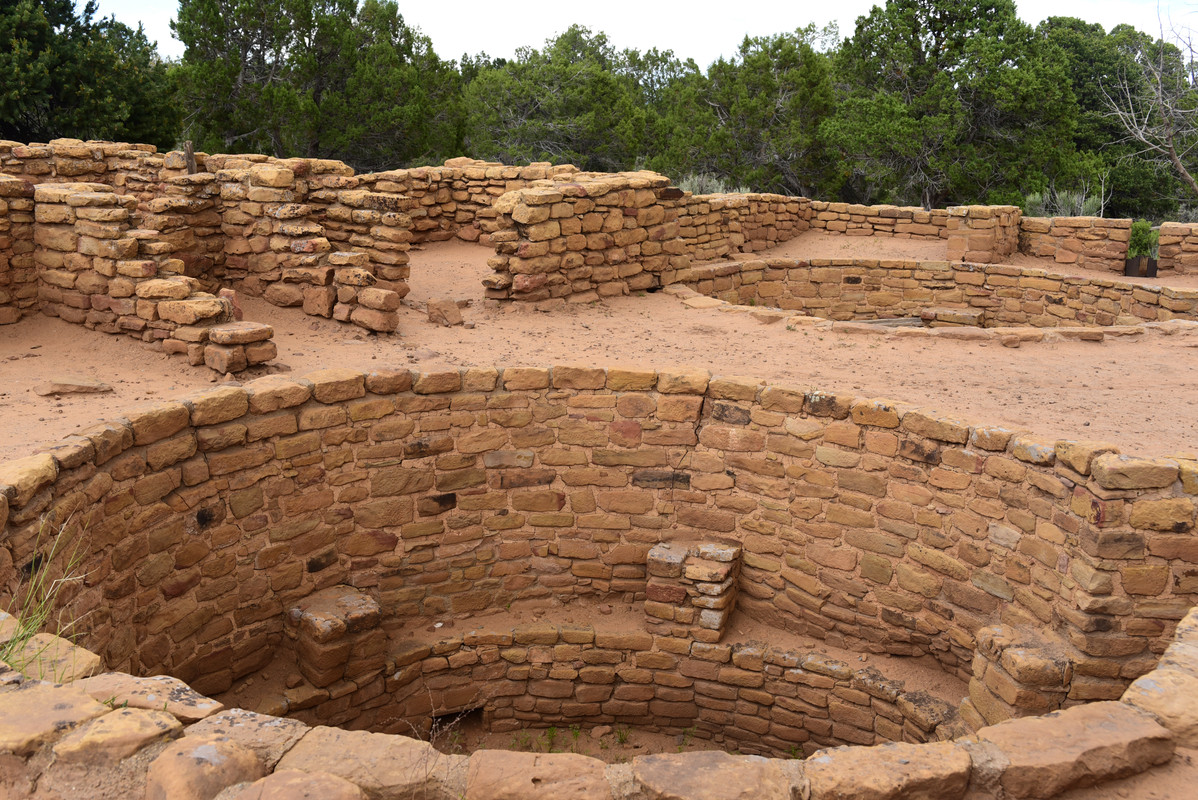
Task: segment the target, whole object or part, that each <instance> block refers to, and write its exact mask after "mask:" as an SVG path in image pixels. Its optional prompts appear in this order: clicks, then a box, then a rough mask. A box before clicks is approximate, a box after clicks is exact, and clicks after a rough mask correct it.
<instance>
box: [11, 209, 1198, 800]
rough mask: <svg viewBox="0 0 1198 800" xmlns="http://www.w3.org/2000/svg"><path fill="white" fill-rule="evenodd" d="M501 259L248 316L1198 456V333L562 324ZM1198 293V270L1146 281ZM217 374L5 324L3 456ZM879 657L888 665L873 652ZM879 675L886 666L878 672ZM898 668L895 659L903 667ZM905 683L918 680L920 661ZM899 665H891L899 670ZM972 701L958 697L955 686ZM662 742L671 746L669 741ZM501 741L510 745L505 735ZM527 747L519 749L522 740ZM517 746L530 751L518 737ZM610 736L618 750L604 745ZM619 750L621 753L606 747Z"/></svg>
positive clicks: (398, 344) (926, 251)
mask: <svg viewBox="0 0 1198 800" xmlns="http://www.w3.org/2000/svg"><path fill="white" fill-rule="evenodd" d="M944 250H945V248H944V245H943V243H940V242H934V241H933V242H924V241H918V240H900V239H878V238H858V237H846V236H834V235H828V234H824V233H822V232H808V233H806V234H804V235H802V236H800V237H798V238H796V239H794V240H792V241H791V242H788V243H786V244H785V245H783V246H781V247H779V248H776V249H775V250H772V251H769V252H767V253H763V254H759V255H762V256H781V257H805V258H924V259H939V258H943V257H944ZM490 253H491V251H490V250H489V249H488V248H486V247H482V246H479V245H474V244H468V243H464V242H460V241H453V242H446V243H441V244H436V245H429V246H427V247H424V248H420V249H417V250H414V251H413V253H412V277H411V286H412V292H411V294H410V295H409V296H408V297H407V298H406V301H405V305H404V306H403V307H402V308H401V310H400V316H401V322H400V329H399V333H397V334H393V335H381V336H380V335H374V334H369V333H366V332H364V331H362V330H360V329H357V328H353V327H350V326H344V325H340V324H338V323H334V322H331V321H327V320H320V319H315V318H313V317H308V316H305V315H304V314H303V313H302V312H301V311H300V310H298V309H281V308H275V307H273V306H270V305H268V304H267V303H265V302H264V301H262V300H259V299H255V298H250V297H243V298H242V304H243V306H244V308H245V316H246V319H250V320H255V321H262V322H269V323H270V324H272V325H273V326H274V328H275V342H276V343H277V345H278V347H279V356H278V359H277V362H276V363H277V365H278V366H277V367H276V368H277V369H282V370H290V371H294V372H303V371H306V370H311V369H318V368H323V367H327V366H332V365H336V366H342V367H352V368H358V369H363V370H367V369H375V368H411V369H417V370H422V371H428V370H438V369H446V368H450V369H452V368H457V367H470V366H547V365H553V364H588V365H597V366H613V365H628V366H635V367H642V368H664V367H676V366H683V365H696V366H702V367H705V368H707V369H710V370H711V371H712V372H713V373H714V374H717V375H741V376H750V377H755V378H761V379H765V380H768V381H770V382H772V383H780V384H789V385H794V386H798V387H802V388H808V389H820V390H824V391H831V392H846V393H850V394H854V395H857V396H860V397H886V398H889V399H892V400H896V401H900V402H905V403H911V404H915V405H918V406H921V407H924V408H928V409H939V410H941V411H944V412H947V413H950V414H953V415H955V416H958V417H962V418H965V419H967V420H974V421H979V422H986V423H989V424H1001V425H1004V426H1007V427H1009V428H1012V429H1017V430H1027V431H1030V432H1032V433H1034V434H1036V435H1039V436H1042V437H1044V438H1046V439H1050V440H1052V439H1059V438H1071V439H1098V440H1105V441H1109V442H1113V443H1115V444H1117V445H1119V446H1120V447H1121V448H1122V450H1123V452H1125V453H1131V454H1137V455H1151V456H1164V455H1172V454H1178V453H1186V452H1193V451H1195V450H1198V416H1195V415H1194V414H1192V413H1191V410H1192V409H1193V408H1194V407H1195V405H1198V351H1196V350H1195V349H1194V348H1196V347H1198V334H1189V333H1179V334H1174V335H1167V336H1166V335H1159V334H1157V335H1145V336H1138V337H1119V338H1108V339H1107V340H1105V341H1103V342H1099V343H1095V342H1074V341H1065V342H1056V343H1051V342H1043V343H1028V344H1025V345H1024V346H1022V347H1020V348H1018V349H1013V348H1006V347H1001V346H999V345H998V344H997V343H991V342H967V341H955V340H942V339H907V338H896V337H893V336H882V335H872V336H862V335H859V334H851V333H840V332H834V331H822V330H813V329H811V328H807V327H803V328H799V329H797V330H787V328H786V326H785V325H784V324H778V323H773V324H765V323H761V322H758V321H756V320H755V319H754V318H753V317H751V316H750V315H748V314H741V313H726V312H724V311H721V310H719V309H690V308H687V307H685V306H684V305H683V304H682V303H681V302H680V301H679V300H678V299H677V298H675V297H672V296H670V295H668V294H665V293H653V294H646V295H642V296H629V297H621V298H614V299H610V300H606V301H604V302H601V303H594V304H586V305H567V306H566V307H565V308H562V309H557V310H554V311H552V312H551V313H542V312H538V311H535V310H533V309H531V308H524V307H514V306H510V305H509V306H503V307H500V306H498V305H496V304H494V303H487V302H484V301H483V292H482V287H481V285H480V283H479V280H480V279H481V278H482V277H483V276H484V275H485V274H487V272H488V268H487V266H486V259H487V258H488V256H489V255H490ZM1013 263H1017V264H1018V265H1020V266H1026V267H1040V268H1044V269H1048V270H1050V271H1055V272H1066V273H1067V274H1082V275H1090V276H1101V277H1107V278H1116V279H1122V276H1119V275H1116V274H1114V273H1094V272H1087V271H1085V270H1079V269H1076V268H1072V267H1063V266H1061V265H1056V264H1053V263H1052V262H1050V261H1045V260H1040V259H1035V258H1031V257H1028V256H1022V255H1020V256H1016V257H1014V258H1013ZM1129 280H1138V281H1139V282H1141V283H1154V284H1162V283H1163V284H1165V285H1169V286H1177V287H1184V288H1198V276H1162V277H1161V278H1159V279H1129ZM440 298H450V299H454V300H458V301H469V303H470V304H469V306H468V307H467V308H465V309H464V310H463V314H464V317H465V319H466V322H467V327H455V328H444V327H438V326H435V325H433V324H431V323H429V322H428V320H427V318H426V316H425V313H424V304H425V303H426V302H427V301H428V300H430V299H440ZM69 375H82V376H86V377H91V378H95V379H99V380H102V381H105V382H107V383H108V384H110V385H111V386H112V388H113V391H112V392H109V393H106V394H90V395H63V396H59V397H54V396H49V397H41V396H39V395H38V394H36V393H35V392H34V387H35V386H37V385H38V384H41V383H43V382H46V381H49V380H52V379H55V378H59V377H62V376H69ZM218 380H222V381H223V380H228V379H226V378H222V377H218V376H217V375H215V374H214V373H213V372H212V371H211V370H209V369H207V368H205V367H190V366H188V365H187V364H186V363H185V361H184V360H183V359H182V358H179V357H172V356H167V355H165V354H163V353H161V352H159V351H158V350H157V349H156V348H155V347H153V346H151V345H146V344H143V343H140V342H136V341H134V340H132V339H129V338H125V337H117V336H109V335H105V334H101V333H96V332H93V331H88V330H86V329H84V328H81V327H79V326H76V325H70V324H68V323H64V322H62V321H60V320H57V319H52V318H47V317H43V316H33V317H30V318H27V319H25V320H22V321H21V322H20V323H18V324H16V325H9V326H0V425H2V428H0V430H2V431H3V433H2V435H0V460H4V459H11V458H18V457H21V456H23V455H26V454H28V453H30V452H32V451H33V450H34V449H35V448H36V447H37V446H38V445H39V444H41V443H46V442H50V441H53V440H55V439H58V438H61V437H63V436H66V435H69V434H70V433H71V432H73V431H75V430H78V429H80V428H83V427H86V426H87V425H89V424H91V423H92V422H94V421H97V420H102V419H108V418H114V417H117V416H119V415H120V414H121V412H122V410H123V409H126V408H128V407H129V406H131V405H133V404H135V403H137V402H140V401H146V400H155V399H162V398H170V397H176V396H179V395H182V394H185V393H187V392H189V391H194V390H196V389H199V388H203V387H205V386H208V385H211V384H212V383H214V382H217V381H218ZM869 658H870V659H874V658H876V657H875V656H870V657H869ZM879 666H881V665H880V664H879ZM892 666H893V665H892ZM912 667H913V669H911V673H912V674H910V675H907V676H905V677H907V678H909V679H911V680H914V681H916V682H918V681H919V678H918V674H919V673H921V672H923V670H921V669H918V668H914V667H916V665H912ZM884 671H885V672H887V673H889V672H891V670H890V669H884ZM951 688H952V689H953V690H955V691H959V687H951ZM531 734H532V738H530V739H529V741H528V742H527V743H526V742H524V741H523V739H521V738H520V737H519V736H516V737H513V736H512V734H502V735H499V734H493V735H491V738H495V737H496V736H498V737H499V738H498V739H495V740H494V741H491V739H482V740H478V739H475V740H472V741H470V742H469V744H470V745H472V746H477V745H478V744H480V743H485V744H487V745H489V746H493V747H494V746H498V747H515V748H517V749H537V748H542V747H547V746H556V747H557V748H558V749H559V750H560V749H565V750H569V749H571V746H573V747H574V748H577V749H578V751H579V752H587V753H589V754H592V755H596V756H599V757H605V758H607V759H608V760H613V759H619V758H620V757H622V756H621V753H623V754H627V755H636V754H638V753H643V752H653V751H657V752H661V751H663V750H664V751H667V752H670V751H673V750H674V749H675V748H684V749H694V748H697V747H701V746H705V743H702V742H698V741H694V740H686V741H682V740H678V741H675V737H665V738H661V737H656V738H655V737H654V736H652V735H647V734H644V735H642V734H641V733H635V735H634V733H629V734H626V735H627V741H626V742H618V741H617V740H618V739H619V737H620V735H621V734H620V733H619V732H618V731H611V732H607V733H605V734H603V735H602V736H592V735H591V733H590V732H589V731H582V732H580V733H575V732H574V731H572V730H565V731H561V732H559V734H558V735H559V739H558V740H557V742H556V743H548V742H544V741H541V740H540V739H538V738H536V737H539V736H542V735H543V732H540V731H535V732H531ZM659 739H660V741H659ZM501 740H502V741H501ZM508 740H512V741H508ZM512 742H515V744H513V743H512ZM605 743H606V744H605ZM617 745H618V747H619V751H620V753H604V752H601V751H607V750H609V749H610V748H614V747H616V746H617ZM1195 755H1196V752H1195V751H1189V750H1179V751H1178V756H1177V757H1175V759H1174V761H1173V762H1171V764H1170V765H1169V766H1168V767H1166V768H1161V769H1157V770H1153V771H1152V772H1151V773H1149V774H1147V775H1146V776H1143V777H1136V778H1131V779H1128V780H1126V781H1119V782H1115V783H1111V784H1108V785H1106V786H1104V787H1101V788H1099V789H1085V790H1077V791H1075V792H1074V793H1071V794H1067V795H1064V796H1065V797H1068V798H1070V799H1071V800H1081V798H1097V799H1098V800H1115V798H1127V797H1134V798H1153V800H1181V798H1188V797H1191V796H1192V794H1191V788H1190V787H1192V786H1193V785H1194V783H1195V782H1196V781H1198V764H1196V763H1195V760H1194V756H1195Z"/></svg>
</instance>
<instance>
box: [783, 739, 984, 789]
mask: <svg viewBox="0 0 1198 800" xmlns="http://www.w3.org/2000/svg"><path fill="white" fill-rule="evenodd" d="M803 771H804V774H805V775H806V776H807V779H808V780H809V781H810V784H811V800H897V798H936V799H937V800H952V798H957V797H963V796H964V794H965V788H966V787H967V786H968V785H969V771H970V759H969V754H968V753H967V752H965V750H963V749H961V748H960V747H958V746H956V745H955V744H952V743H950V742H938V743H934V744H922V745H915V744H886V745H877V746H875V747H837V748H835V749H832V750H823V751H821V752H819V753H816V754H815V755H814V756H812V757H811V758H809V759H807V760H806V761H805V762H804V764H803Z"/></svg>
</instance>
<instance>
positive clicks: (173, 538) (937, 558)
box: [0, 366, 1198, 753]
mask: <svg viewBox="0 0 1198 800" xmlns="http://www.w3.org/2000/svg"><path fill="white" fill-rule="evenodd" d="M1195 493H1198V464H1195V463H1194V462H1192V461H1187V460H1177V459H1137V458H1130V457H1125V456H1121V455H1119V454H1118V453H1117V451H1116V448H1114V447H1112V446H1110V445H1106V444H1103V443H1097V442H1065V441H1052V440H1042V439H1038V438H1035V437H1033V436H1030V435H1026V434H1020V433H1016V432H1012V431H1009V430H1006V429H1003V428H1001V427H993V426H984V425H977V424H972V423H969V422H966V421H962V420H957V419H952V418H948V417H945V416H943V415H938V414H935V413H929V412H927V411H923V410H919V409H914V408H908V407H904V406H899V405H896V404H893V403H890V402H887V401H880V400H868V399H856V398H852V397H848V396H844V395H836V394H827V393H821V392H808V391H803V390H798V389H794V388H790V387H785V386H769V385H763V384H761V383H759V382H756V381H752V380H746V379H737V378H721V377H714V378H713V377H712V376H711V375H710V374H708V373H707V372H705V371H702V370H680V371H661V372H647V371H635V370H620V369H610V370H603V369H595V368H588V367H571V366H559V367H554V368H552V369H537V368H509V369H505V370H502V371H500V370H484V369H474V370H463V371H454V372H444V373H433V374H415V373H409V372H404V371H400V372H382V371H379V372H373V373H369V374H363V373H360V372H354V371H351V370H323V371H320V372H315V373H310V374H308V375H305V376H301V377H288V376H271V377H268V378H262V379H259V380H255V381H252V382H250V383H248V384H246V385H244V386H237V385H229V386H223V387H220V388H216V389H212V390H209V391H204V392H200V393H197V394H194V395H191V396H188V397H186V398H183V399H181V400H178V401H168V402H161V403H154V404H151V405H147V406H143V407H139V408H135V409H130V411H129V413H128V414H127V416H126V417H125V418H123V419H120V420H116V421H113V422H109V423H103V424H100V425H97V426H94V427H92V428H90V429H88V430H86V431H83V432H81V433H80V434H79V435H76V436H72V437H69V438H67V439H65V440H64V441H63V442H62V443H61V444H60V445H58V446H56V447H54V448H52V449H51V450H49V451H47V452H44V453H41V454H38V455H34V456H31V457H29V458H26V459H21V460H19V461H16V462H9V463H7V464H4V465H0V496H2V497H4V498H5V500H4V503H3V505H0V521H3V522H4V526H5V527H4V533H5V536H4V540H3V543H4V548H3V550H0V559H2V561H0V577H3V579H4V585H5V586H7V587H8V588H9V591H10V592H11V591H12V589H13V588H14V587H15V585H16V584H17V583H18V582H19V580H20V578H21V575H22V574H28V573H29V572H30V571H31V570H33V569H38V568H42V566H43V565H42V564H41V561H42V560H44V556H45V551H46V539H45V537H39V535H38V531H39V528H40V529H45V528H46V526H47V525H48V526H49V528H50V529H54V528H55V527H58V526H61V527H62V529H63V531H64V534H63V535H64V536H65V537H66V538H67V539H68V540H69V541H71V542H76V543H78V547H79V548H80V550H79V552H80V553H81V554H82V556H83V562H82V567H81V570H82V571H83V572H84V573H85V575H86V578H85V581H84V586H83V588H82V590H81V591H80V592H79V593H78V594H76V595H75V596H74V597H73V598H72V600H71V608H72V609H74V610H75V611H76V612H77V613H78V614H79V615H80V616H81V617H82V621H81V624H82V626H83V629H84V635H83V637H82V643H83V644H85V645H86V646H88V647H89V648H91V649H93V650H95V651H96V652H98V653H99V654H100V655H101V656H102V658H103V661H104V664H105V666H106V667H107V668H108V669H112V670H122V671H128V672H132V673H135V674H142V675H151V674H160V673H167V674H171V675H174V676H177V677H179V678H181V679H183V680H185V681H187V682H189V683H190V684H191V685H193V686H194V687H195V688H196V689H198V690H199V691H201V692H204V693H208V694H215V693H220V692H223V691H226V690H228V689H229V688H230V687H231V686H233V684H234V682H235V681H236V680H238V679H239V678H242V677H244V676H249V675H253V674H255V673H257V672H258V671H259V670H261V669H262V668H263V667H265V666H266V665H267V664H269V663H271V662H272V660H274V659H276V658H278V657H280V654H282V653H286V654H289V657H290V658H293V659H294V661H295V663H296V664H297V665H298V668H299V670H300V673H301V675H302V677H303V682H302V684H299V685H295V686H290V687H288V693H283V695H282V696H283V700H282V701H281V702H282V703H283V705H282V707H280V708H278V709H277V710H278V711H280V712H286V713H290V714H295V715H299V716H301V717H303V716H306V717H308V718H309V719H311V721H313V722H328V723H331V724H346V725H350V726H353V727H368V728H373V729H376V730H379V729H388V728H389V726H395V727H394V729H395V730H399V729H401V727H399V726H401V725H410V724H411V722H412V720H413V719H416V718H420V717H427V715H429V714H438V713H445V712H448V711H458V710H466V709H470V708H480V707H481V708H483V709H484V711H485V712H486V714H487V715H488V716H487V719H488V722H489V724H491V725H492V726H496V727H497V729H501V730H502V729H503V726H505V725H506V726H511V725H518V724H526V723H527V722H528V721H529V720H537V721H541V722H544V723H545V724H552V723H553V722H554V721H559V720H560V721H595V722H600V721H627V722H631V723H635V724H652V725H656V726H658V727H660V728H661V729H663V730H669V731H680V730H683V729H686V728H691V727H694V726H695V725H696V724H698V725H699V726H700V728H701V730H703V731H704V732H705V733H706V734H707V735H709V736H711V737H713V738H721V739H722V740H725V741H731V740H736V741H739V742H742V744H741V747H742V749H750V748H752V749H756V750H757V751H760V752H772V753H780V752H786V751H787V749H788V748H793V747H794V746H795V745H800V746H801V747H802V748H803V749H804V751H806V752H811V751H813V750H816V749H819V748H820V747H825V746H828V745H834V744H838V743H845V742H852V743H861V744H869V743H872V742H875V741H884V740H906V741H925V740H930V739H934V738H938V737H939V738H945V737H948V736H952V735H956V734H959V733H963V732H965V731H966V730H967V728H974V729H976V728H978V727H981V726H983V725H985V724H987V723H995V722H998V721H1000V720H1002V719H1006V718H1010V717H1018V716H1024V715H1026V714H1031V713H1040V712H1043V711H1047V710H1050V709H1052V708H1060V707H1064V706H1069V705H1072V704H1075V703H1078V702H1082V701H1087V700H1101V699H1115V698H1118V697H1120V696H1121V694H1122V693H1123V691H1124V689H1125V688H1126V686H1127V684H1128V683H1129V682H1130V681H1131V680H1132V679H1134V678H1135V677H1137V676H1139V675H1141V674H1143V673H1144V672H1146V671H1147V670H1149V669H1151V668H1152V667H1153V666H1154V665H1155V663H1156V661H1157V658H1158V654H1159V653H1160V652H1162V651H1163V650H1164V648H1165V647H1166V646H1167V645H1168V643H1169V641H1170V640H1171V638H1172V636H1173V632H1174V627H1175V625H1176V621H1177V620H1179V619H1181V618H1182V616H1184V614H1185V613H1186V611H1187V609H1188V608H1189V607H1190V606H1191V605H1193V603H1194V598H1195V593H1196V592H1198V583H1196V581H1198V570H1196V569H1195V566H1194V565H1195V563H1196V562H1198V551H1195V549H1194V543H1193V541H1194V540H1193V538H1192V535H1191V530H1192V526H1193V520H1194V502H1193V497H1194V494H1195ZM39 554H40V555H39ZM534 601H536V602H542V601H552V602H554V603H556V604H558V605H561V604H571V603H574V604H583V603H588V602H592V601H596V602H598V601H602V602H607V603H613V604H619V605H620V607H621V608H627V609H632V610H635V611H636V612H637V613H639V614H643V625H642V626H640V628H639V629H637V630H622V631H610V630H603V629H602V627H601V626H599V625H597V626H594V627H590V626H570V625H562V624H557V623H554V622H553V621H552V620H546V624H543V625H534V626H527V627H515V628H508V629H506V630H504V629H485V628H481V627H480V628H478V629H471V630H468V631H467V632H465V633H462V634H461V635H457V634H454V635H451V636H436V637H434V636H428V635H425V634H419V635H417V634H415V633H414V631H417V630H423V628H424V625H425V623H426V622H427V621H431V620H440V619H453V618H458V619H468V618H469V617H471V615H473V614H477V613H478V612H481V611H484V610H491V609H500V608H504V607H507V606H508V605H510V604H512V603H523V602H534ZM733 608H736V609H738V611H739V613H742V614H745V615H747V616H748V617H749V618H751V619H753V620H757V621H759V622H762V623H767V624H769V625H771V626H774V627H776V628H779V629H785V630H788V631H793V632H796V633H800V634H806V635H809V636H813V637H816V638H819V639H822V640H824V641H825V642H827V643H828V644H830V645H834V646H837V647H844V648H849V649H857V650H862V651H868V652H874V653H889V654H894V655H911V656H918V655H931V656H933V657H934V658H935V659H936V660H937V661H938V662H939V663H940V664H941V665H942V667H943V668H944V669H945V670H947V671H949V672H950V673H952V674H954V675H956V676H958V677H960V678H962V679H964V680H969V681H970V687H969V698H968V699H967V700H966V701H965V702H964V703H963V704H962V706H961V708H960V712H961V716H960V718H959V719H957V718H955V716H954V713H953V711H954V710H953V709H950V708H947V707H945V706H944V704H943V703H939V704H938V703H936V702H932V701H931V698H927V697H926V696H925V697H916V696H907V695H904V693H903V691H902V689H901V686H898V685H895V684H893V683H892V682H889V681H887V680H886V678H885V676H882V675H879V674H876V673H871V672H869V671H860V670H854V669H852V668H850V667H849V666H848V665H847V664H844V663H838V662H834V661H831V660H829V659H826V658H821V657H819V656H817V655H815V654H813V653H803V652H794V651H786V650H783V649H778V648H772V647H770V646H769V643H768V642H767V643H762V644H754V643H726V642H722V641H721V637H722V631H723V628H724V626H725V624H726V622H727V619H728V617H729V615H730V614H731V613H732V609H733ZM85 610H86V611H87V613H86V614H83V613H82V612H83V611H85ZM414 621H425V622H420V623H419V624H414ZM996 626H997V627H996ZM480 687H481V688H480ZM486 687H489V689H488V688H486ZM743 743H751V744H748V745H747V746H746V745H745V744H743Z"/></svg>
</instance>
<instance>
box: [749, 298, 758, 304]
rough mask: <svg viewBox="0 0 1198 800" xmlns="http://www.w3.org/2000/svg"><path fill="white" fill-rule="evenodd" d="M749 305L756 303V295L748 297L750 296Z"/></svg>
mask: <svg viewBox="0 0 1198 800" xmlns="http://www.w3.org/2000/svg"><path fill="white" fill-rule="evenodd" d="M749 305H751V306H755V305H757V298H756V297H750V298H749Z"/></svg>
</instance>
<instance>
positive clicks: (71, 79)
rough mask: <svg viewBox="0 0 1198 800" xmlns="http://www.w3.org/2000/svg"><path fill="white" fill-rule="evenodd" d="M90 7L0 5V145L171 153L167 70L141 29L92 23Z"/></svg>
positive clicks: (51, 2)
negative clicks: (120, 144) (55, 143)
mask: <svg viewBox="0 0 1198 800" xmlns="http://www.w3.org/2000/svg"><path fill="white" fill-rule="evenodd" d="M95 13H96V5H95V3H94V2H92V1H91V0H89V2H87V3H86V4H85V5H84V6H83V9H82V11H80V12H78V13H77V12H76V10H75V6H74V3H72V2H70V0H43V1H42V2H33V0H15V1H14V0H0V75H3V76H4V79H3V81H2V82H0V137H4V138H9V139H16V140H18V141H25V142H28V141H45V140H48V139H52V138H56V137H64V136H65V137H76V138H83V139H117V140H124V141H137V142H150V143H152V144H156V145H163V146H169V145H171V144H173V143H174V140H175V132H176V129H177V125H178V120H177V117H176V115H175V114H174V112H173V110H172V105H171V95H172V91H173V88H172V86H171V83H170V79H169V76H168V72H167V65H166V64H164V63H163V62H162V60H161V59H160V58H159V57H158V54H157V52H156V50H155V48H154V45H153V44H151V43H150V42H149V41H148V40H147V39H146V37H145V33H144V32H143V31H142V30H141V29H140V28H139V29H138V30H136V31H134V30H132V29H131V28H129V27H128V26H126V25H123V24H121V23H119V22H116V21H115V20H113V19H100V20H96V19H95Z"/></svg>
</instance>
